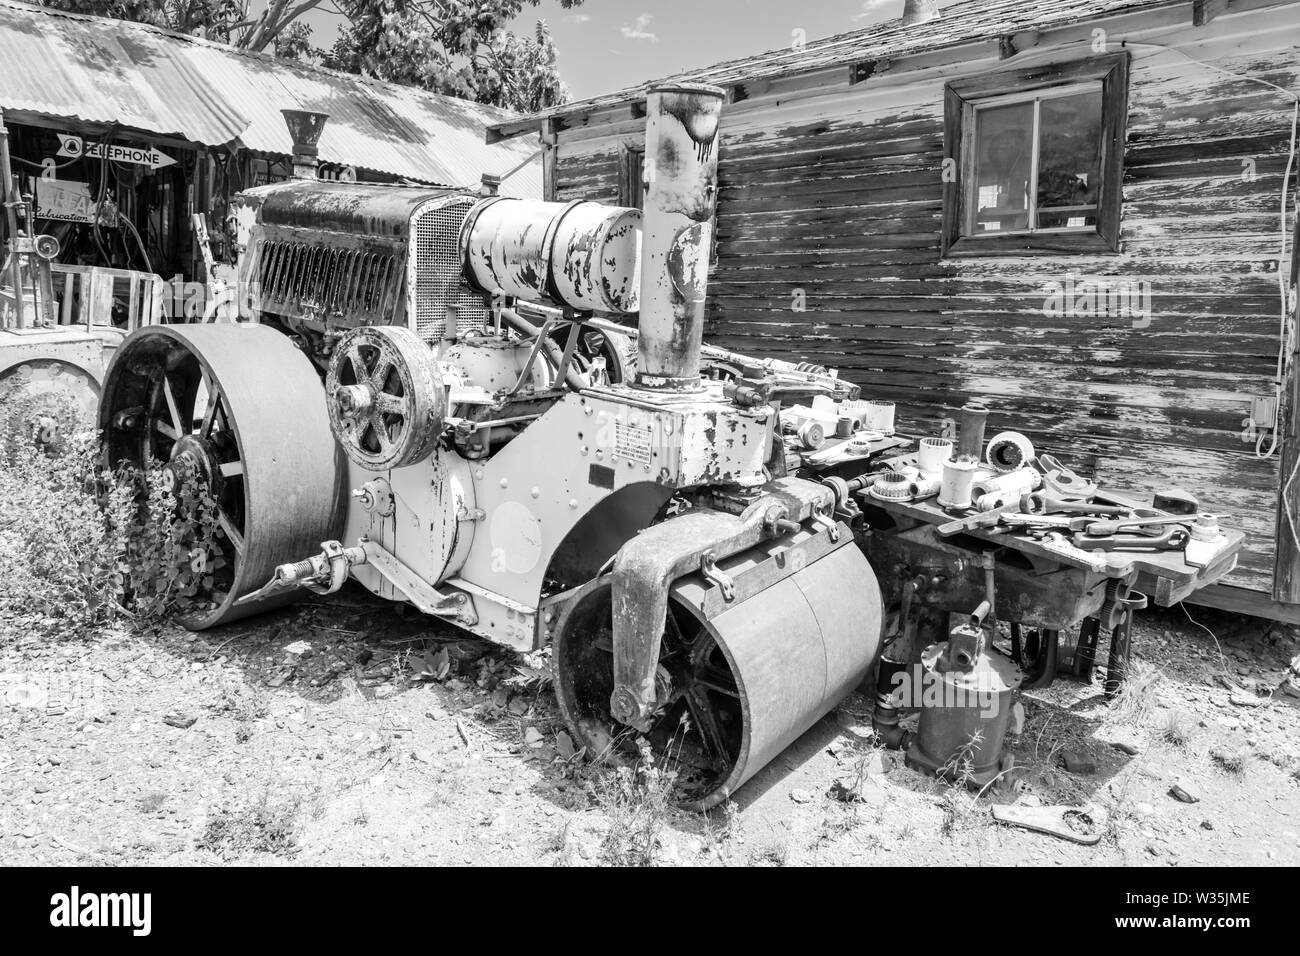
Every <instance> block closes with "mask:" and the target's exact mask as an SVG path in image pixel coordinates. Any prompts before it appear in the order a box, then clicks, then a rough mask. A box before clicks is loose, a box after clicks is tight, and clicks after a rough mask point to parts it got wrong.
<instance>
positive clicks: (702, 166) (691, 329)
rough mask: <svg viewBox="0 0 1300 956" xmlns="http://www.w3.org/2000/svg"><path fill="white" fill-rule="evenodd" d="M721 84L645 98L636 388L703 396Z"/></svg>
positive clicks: (678, 87) (674, 88) (683, 86)
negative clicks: (702, 364)
mask: <svg viewBox="0 0 1300 956" xmlns="http://www.w3.org/2000/svg"><path fill="white" fill-rule="evenodd" d="M724 96H725V93H724V92H723V90H722V89H720V88H718V87H716V86H707V85H704V84H699V83H677V84H671V85H664V86H657V87H654V88H653V89H651V90H650V93H649V95H648V96H647V97H646V150H645V162H646V180H647V184H646V191H645V224H644V233H643V236H642V256H643V261H642V265H641V317H640V335H639V336H638V339H637V343H638V349H639V355H640V358H639V362H638V370H637V375H636V383H635V384H636V386H637V387H638V388H645V389H660V390H662V389H667V390H672V391H696V390H698V389H700V388H702V385H701V383H700V344H701V340H702V337H703V334H704V297H705V292H706V290H707V288H708V275H709V258H710V255H711V253H712V250H713V214H714V209H715V207H716V204H717V170H718V124H719V121H720V119H721V115H722V100H723V97H724Z"/></svg>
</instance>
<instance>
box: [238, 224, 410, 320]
mask: <svg viewBox="0 0 1300 956" xmlns="http://www.w3.org/2000/svg"><path fill="white" fill-rule="evenodd" d="M260 255H261V259H260V264H259V269H258V278H259V280H260V281H261V288H260V294H261V299H262V308H263V309H264V310H266V311H268V312H274V313H278V314H281V315H295V316H296V315H303V314H308V313H311V314H313V315H318V316H329V315H344V316H348V317H350V318H355V319H364V320H375V319H382V317H383V316H384V315H387V314H391V312H392V309H393V307H394V305H395V304H396V302H397V290H398V288H399V286H400V283H401V271H400V265H399V261H398V259H397V257H396V256H394V255H391V254H388V253H377V252H362V251H358V250H348V249H337V248H331V247H329V246H323V245H314V244H310V243H305V242H292V241H283V240H268V241H265V242H263V243H262V247H261V250H260Z"/></svg>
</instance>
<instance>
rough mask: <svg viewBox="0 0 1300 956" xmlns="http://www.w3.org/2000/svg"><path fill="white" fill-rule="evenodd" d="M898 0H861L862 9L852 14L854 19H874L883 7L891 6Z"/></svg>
mask: <svg viewBox="0 0 1300 956" xmlns="http://www.w3.org/2000/svg"><path fill="white" fill-rule="evenodd" d="M896 3H898V0H862V9H861V10H859V11H858V12H857V13H855V14H854V15H853V19H854V20H866V19H868V18H872V19H874V18H875V16H876V14H877V13H879V12H880V11H881V10H883V9H884V8H885V7H889V6H893V5H895V4H896Z"/></svg>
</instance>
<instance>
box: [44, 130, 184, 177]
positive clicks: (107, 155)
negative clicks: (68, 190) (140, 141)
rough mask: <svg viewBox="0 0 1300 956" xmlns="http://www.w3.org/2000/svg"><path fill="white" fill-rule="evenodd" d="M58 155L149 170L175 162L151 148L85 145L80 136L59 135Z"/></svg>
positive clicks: (100, 144)
mask: <svg viewBox="0 0 1300 956" xmlns="http://www.w3.org/2000/svg"><path fill="white" fill-rule="evenodd" d="M58 135H59V153H58V155H60V156H65V157H67V158H69V159H81V158H82V157H85V158H86V159H110V160H113V161H114V162H118V163H134V164H135V165H136V166H148V167H149V168H150V169H162V168H163V167H164V166H171V165H174V164H175V162H176V160H174V159H173V158H172V157H170V156H168V155H167V154H166V153H164V152H163V151H162V150H160V149H157V148H156V147H153V146H123V145H122V144H121V143H87V142H85V141H84V140H82V138H81V137H80V136H72V135H70V134H68V133H59V134H58Z"/></svg>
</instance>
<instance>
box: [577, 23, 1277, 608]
mask: <svg viewBox="0 0 1300 956" xmlns="http://www.w3.org/2000/svg"><path fill="white" fill-rule="evenodd" d="M1107 27H1108V30H1109V38H1108V39H1109V43H1110V49H1111V50H1114V49H1115V48H1116V44H1118V42H1119V41H1120V40H1122V39H1127V40H1129V42H1130V43H1136V42H1139V41H1140V42H1143V43H1150V44H1159V45H1161V46H1166V47H1173V48H1174V49H1176V50H1180V51H1182V52H1183V53H1185V54H1187V55H1188V56H1191V57H1194V58H1196V59H1198V60H1202V61H1208V62H1210V63H1213V64H1214V65H1215V66H1218V67H1220V68H1222V69H1225V70H1229V71H1233V72H1237V73H1245V74H1248V75H1251V76H1255V77H1259V78H1261V79H1266V80H1268V81H1270V82H1272V83H1276V84H1278V85H1279V86H1282V87H1284V88H1286V89H1290V90H1300V83H1298V82H1297V70H1298V69H1300V6H1294V7H1290V8H1286V9H1284V10H1281V11H1278V10H1273V11H1269V12H1266V13H1264V12H1261V13H1247V14H1240V15H1235V16H1222V17H1219V18H1218V19H1215V20H1214V21H1212V22H1211V23H1210V24H1208V25H1207V26H1204V27H1200V28H1197V27H1194V26H1193V25H1192V23H1191V22H1190V16H1189V15H1187V13H1186V12H1185V11H1180V10H1174V11H1169V12H1162V13H1161V14H1159V15H1144V16H1141V17H1130V18H1124V19H1121V20H1115V21H1113V22H1110V23H1108V24H1107ZM1091 29H1092V25H1090V24H1084V25H1082V26H1079V27H1076V28H1072V29H1068V30H1063V31H1059V32H1055V33H1052V34H1050V35H1047V36H1044V37H1043V39H1042V40H1041V41H1040V43H1039V45H1038V46H1037V47H1034V48H1031V49H1030V50H1029V51H1027V52H1024V53H1021V54H1020V55H1018V56H1016V57H1014V58H1012V59H1009V60H1004V61H999V59H998V57H997V53H996V50H995V49H990V48H989V47H987V46H984V47H980V48H979V49H978V51H977V58H971V59H967V60H965V61H961V62H953V58H952V57H951V56H950V55H949V56H948V57H947V60H948V62H944V60H945V57H943V56H940V55H934V56H933V58H932V61H931V62H930V63H928V64H927V62H926V61H925V60H924V59H919V60H916V61H913V62H914V63H915V68H913V67H912V65H911V64H909V65H908V66H906V67H899V68H897V69H888V70H886V71H884V72H882V73H879V74H877V75H876V76H873V77H870V78H869V79H867V80H866V81H865V82H862V83H858V84H856V85H853V86H849V85H848V82H847V71H844V70H841V71H838V72H835V73H822V74H817V75H813V76H805V77H801V78H798V79H797V80H795V81H780V82H778V83H776V84H773V85H770V86H768V87H767V88H766V89H760V90H755V91H752V92H751V95H750V97H749V98H748V99H745V100H742V101H740V102H736V103H733V104H730V105H729V106H728V107H727V108H726V110H725V111H724V138H723V146H722V149H721V152H720V167H719V180H720V194H719V208H718V235H719V244H718V264H717V266H716V268H715V270H714V272H713V275H712V281H711V285H710V291H709V311H708V325H707V327H706V330H705V335H706V338H707V339H708V340H709V341H711V342H713V343H715V344H717V345H721V346H724V347H726V348H731V349H735V350H738V351H743V352H749V353H752V354H756V355H775V356H780V357H784V358H791V359H795V360H803V361H813V362H818V363H822V364H825V365H828V366H833V367H836V368H839V369H840V370H841V374H842V375H843V376H844V377H846V378H848V379H851V380H852V381H854V382H857V383H859V384H861V385H862V386H863V390H864V393H865V394H867V395H870V396H873V397H879V398H888V399H892V400H894V401H896V402H897V403H898V404H899V410H898V420H899V422H900V424H901V426H902V427H903V428H904V429H908V430H914V431H918V432H922V433H924V432H933V431H936V430H937V429H938V428H939V427H940V425H939V423H940V421H941V420H942V419H943V418H945V417H947V416H950V415H952V412H953V410H954V409H956V408H957V407H959V406H960V405H961V404H963V403H964V402H965V401H966V400H967V399H969V398H971V397H973V396H979V397H982V398H983V399H985V400H986V401H987V402H989V403H991V405H992V407H993V409H994V411H993V414H992V415H991V417H990V427H991V428H993V429H994V430H1000V429H1002V428H1016V429H1020V430H1023V431H1026V432H1027V433H1028V434H1029V435H1030V436H1031V437H1032V438H1033V439H1034V441H1035V443H1036V444H1037V445H1038V446H1039V447H1040V448H1042V449H1044V450H1050V451H1052V452H1054V453H1056V454H1057V455H1058V456H1059V457H1061V458H1062V460H1064V461H1066V462H1067V463H1069V464H1073V465H1074V466H1076V467H1080V468H1082V469H1083V470H1086V471H1088V472H1090V473H1093V474H1095V475H1096V476H1097V477H1098V478H1099V479H1100V480H1102V481H1103V482H1105V483H1108V484H1111V485H1113V486H1116V487H1128V488H1133V489H1138V490H1146V491H1150V490H1153V489H1155V488H1158V487H1163V486H1168V485H1177V486H1181V487H1185V488H1187V489H1189V490H1191V491H1193V492H1194V493H1197V494H1199V495H1200V496H1201V497H1202V500H1203V506H1204V507H1205V508H1206V509H1207V510H1214V511H1218V512H1221V513H1224V514H1228V515H1231V516H1232V523H1233V524H1234V525H1236V526H1240V527H1241V528H1243V529H1244V530H1245V531H1246V532H1247V533H1248V535H1249V550H1248V553H1245V554H1244V555H1243V558H1242V561H1241V566H1240V568H1239V570H1238V571H1237V572H1236V573H1234V575H1233V576H1232V577H1231V578H1230V579H1229V582H1228V583H1232V584H1236V585H1240V586H1244V587H1249V588H1251V589H1254V590H1259V591H1268V590H1270V588H1271V584H1272V577H1273V564H1274V526H1275V519H1276V507H1277V498H1278V491H1279V478H1278V465H1277V458H1276V457H1274V458H1273V459H1271V460H1268V461H1260V460H1257V459H1256V458H1255V456H1254V445H1253V444H1250V445H1248V444H1246V443H1244V442H1243V440H1242V432H1243V420H1244V419H1246V417H1247V416H1248V415H1249V413H1250V398H1251V396H1255V395H1260V396H1264V395H1269V396H1271V395H1272V394H1273V373H1274V366H1275V362H1276V359H1277V351H1278V346H1279V342H1278V329H1279V312H1280V300H1279V294H1278V286H1277V273H1276V270H1277V266H1278V260H1277V256H1278V249H1279V239H1278V232H1279V214H1278V207H1279V201H1280V191H1281V180H1282V171H1283V167H1284V165H1285V162H1286V150H1287V147H1288V142H1289V134H1290V121H1291V108H1290V103H1289V102H1288V101H1287V100H1286V98H1285V97H1283V96H1282V95H1280V94H1278V93H1276V92H1274V91H1271V90H1268V89H1266V88H1264V87H1261V86H1259V85H1258V84H1256V83H1252V82H1250V81H1247V80H1238V79H1234V78H1232V77H1229V76H1225V75H1223V74H1221V73H1218V72H1216V71H1214V70H1212V69H1208V68H1206V67H1203V66H1200V65H1197V64H1194V63H1190V62H1188V61H1187V60H1186V59H1184V58H1183V57H1182V56H1180V55H1179V54H1178V53H1175V52H1169V51H1165V50H1157V49H1151V48H1147V47H1139V46H1132V47H1130V50H1131V53H1132V75H1131V81H1130V88H1129V119H1128V128H1127V145H1126V152H1125V174H1124V201H1123V213H1122V216H1123V218H1122V227H1121V239H1122V246H1121V249H1122V251H1121V253H1120V254H1118V255H1105V256H1103V255H1089V256H1073V255H1072V256H1045V255H1044V256H1022V257H1014V258H998V259H991V258H975V259H956V260H942V259H941V258H940V254H939V233H940V225H941V179H940V171H941V163H942V159H943V155H944V148H943V88H944V83H946V82H947V81H948V80H950V79H953V78H954V77H959V76H968V75H972V74H978V73H981V72H984V71H987V70H991V69H998V68H999V67H1007V68H1009V67H1012V66H1015V65H1020V64H1021V63H1026V64H1029V63H1041V62H1051V61H1054V60H1067V59H1072V58H1077V57H1081V56H1086V55H1087V54H1088V52H1089V41H1090V39H1091V36H1092V34H1091ZM642 124H643V121H642V120H638V119H635V118H633V117H632V115H631V113H630V111H629V110H627V108H623V109H622V111H621V112H614V111H607V112H605V113H603V114H600V113H598V114H595V115H593V116H591V117H588V118H587V119H585V120H583V121H581V122H578V123H575V124H574V125H572V126H571V127H570V128H567V129H564V130H562V131H561V132H560V133H559V145H558V147H557V156H556V183H555V186H556V198H558V199H560V200H569V199H575V198H588V199H599V200H604V201H609V202H617V201H618V181H619V171H620V166H621V162H622V154H623V151H624V149H625V144H632V145H636V144H639V143H641V141H642V136H643V129H642ZM1246 161H1249V162H1246ZM1252 164H1253V165H1252ZM1247 172H1253V176H1254V178H1253V180H1252V179H1251V178H1250V176H1245V175H1243V173H1247ZM1070 273H1073V274H1074V275H1075V276H1078V277H1093V276H1111V277H1117V278H1125V279H1133V280H1144V281H1147V282H1149V283H1150V284H1151V293H1152V315H1151V320H1150V324H1149V327H1146V328H1134V327H1133V323H1132V321H1131V320H1130V319H1128V318H1122V319H1112V318H1103V319H1096V318H1094V319H1089V318H1086V317H1066V318H1049V317H1047V316H1046V315H1045V314H1044V310H1043V305H1044V299H1045V295H1046V293H1045V291H1044V287H1045V284H1046V283H1049V282H1060V281H1063V280H1064V278H1065V277H1066V275H1067V274H1070ZM796 290H803V293H804V296H805V297H806V306H805V308H806V311H803V312H796V311H794V310H793V309H792V306H793V304H794V302H795V296H796Z"/></svg>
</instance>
